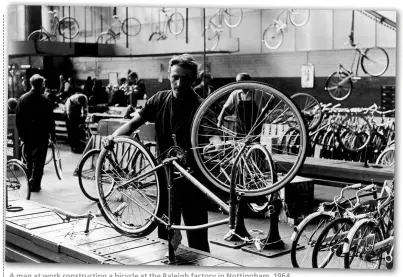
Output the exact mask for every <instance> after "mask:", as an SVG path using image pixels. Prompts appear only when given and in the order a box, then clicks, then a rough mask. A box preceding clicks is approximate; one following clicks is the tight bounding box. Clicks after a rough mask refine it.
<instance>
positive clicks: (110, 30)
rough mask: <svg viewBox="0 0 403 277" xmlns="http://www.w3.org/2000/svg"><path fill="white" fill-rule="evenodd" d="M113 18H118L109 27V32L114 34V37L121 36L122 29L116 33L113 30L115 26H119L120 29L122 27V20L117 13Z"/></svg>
mask: <svg viewBox="0 0 403 277" xmlns="http://www.w3.org/2000/svg"><path fill="white" fill-rule="evenodd" d="M113 18H114V19H115V20H116V22H115V23H113V24H112V25H111V26H110V27H109V29H108V31H107V32H108V33H109V34H110V35H111V36H113V38H115V39H116V38H119V37H120V31H119V33H115V31H114V30H113V28H114V27H116V26H119V27H118V29H119V30H120V29H121V28H122V21H121V20H120V19H119V17H118V16H117V15H114V16H113Z"/></svg>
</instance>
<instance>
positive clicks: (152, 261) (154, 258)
mask: <svg viewBox="0 0 403 277" xmlns="http://www.w3.org/2000/svg"><path fill="white" fill-rule="evenodd" d="M167 252H168V249H162V250H158V251H155V252H151V253H148V254H147V255H141V256H136V257H132V258H129V259H126V260H123V261H120V262H121V263H123V264H125V265H147V266H148V265H167V264H166V263H163V261H166V260H168V258H167V257H165V254H166V253H167ZM185 252H189V251H188V250H185V249H182V248H178V249H177V250H176V254H177V255H180V254H183V253H185Z"/></svg>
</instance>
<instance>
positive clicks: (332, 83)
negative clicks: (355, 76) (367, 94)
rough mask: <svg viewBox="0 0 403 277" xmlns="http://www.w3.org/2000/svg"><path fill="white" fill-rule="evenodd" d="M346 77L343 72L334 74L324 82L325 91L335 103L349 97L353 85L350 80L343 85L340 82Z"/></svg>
mask: <svg viewBox="0 0 403 277" xmlns="http://www.w3.org/2000/svg"><path fill="white" fill-rule="evenodd" d="M347 76H348V75H347V74H346V73H344V72H340V73H339V72H334V73H332V75H330V76H329V77H328V78H327V80H326V86H325V89H326V90H327V91H328V92H329V95H330V96H331V97H332V98H333V99H334V100H337V101H343V100H344V99H346V98H347V97H349V96H350V93H351V89H352V86H353V83H352V82H351V79H349V80H348V81H346V82H345V83H343V84H340V83H341V81H342V80H343V79H344V78H346V77H347Z"/></svg>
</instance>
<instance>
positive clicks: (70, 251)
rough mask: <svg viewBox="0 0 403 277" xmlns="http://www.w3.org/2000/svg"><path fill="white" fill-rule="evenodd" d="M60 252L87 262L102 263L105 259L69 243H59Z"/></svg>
mask: <svg viewBox="0 0 403 277" xmlns="http://www.w3.org/2000/svg"><path fill="white" fill-rule="evenodd" d="M60 252H61V253H64V254H66V255H68V256H71V257H74V258H76V259H79V260H81V261H84V262H85V263H88V264H103V263H104V261H105V260H106V259H105V258H103V257H102V256H100V255H96V254H94V253H91V252H89V251H85V250H82V249H80V248H78V247H77V246H76V245H71V244H70V243H62V244H60Z"/></svg>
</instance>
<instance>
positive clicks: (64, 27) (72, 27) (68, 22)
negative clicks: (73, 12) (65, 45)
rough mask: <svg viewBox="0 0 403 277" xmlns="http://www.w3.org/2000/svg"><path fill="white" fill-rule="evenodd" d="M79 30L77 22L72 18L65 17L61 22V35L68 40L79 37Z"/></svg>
mask: <svg viewBox="0 0 403 277" xmlns="http://www.w3.org/2000/svg"><path fill="white" fill-rule="evenodd" d="M79 28H80V27H79V25H78V22H77V20H75V19H74V18H72V17H65V18H63V19H62V20H60V22H59V34H60V35H62V36H63V37H64V38H67V39H73V38H75V37H76V36H78V33H79Z"/></svg>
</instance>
